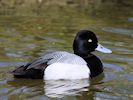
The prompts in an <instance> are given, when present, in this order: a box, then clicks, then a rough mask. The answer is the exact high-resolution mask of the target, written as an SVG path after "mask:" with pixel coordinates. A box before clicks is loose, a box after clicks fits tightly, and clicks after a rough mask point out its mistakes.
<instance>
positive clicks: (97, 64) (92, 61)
mask: <svg viewBox="0 0 133 100" xmlns="http://www.w3.org/2000/svg"><path fill="white" fill-rule="evenodd" d="M79 56H80V57H82V58H83V59H84V60H85V61H86V62H87V66H88V67H89V69H90V72H91V74H90V77H95V76H97V75H99V74H101V73H102V72H103V64H102V62H101V60H100V59H99V58H98V57H96V56H95V55H93V54H91V53H90V54H88V55H83V56H81V55H79Z"/></svg>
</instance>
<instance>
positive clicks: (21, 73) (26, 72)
mask: <svg viewBox="0 0 133 100" xmlns="http://www.w3.org/2000/svg"><path fill="white" fill-rule="evenodd" d="M29 65H30V64H27V65H22V66H20V67H18V68H16V69H15V70H13V71H12V72H11V73H12V74H13V75H14V77H15V78H32V79H42V78H43V75H44V71H43V70H41V69H33V68H30V69H27V68H28V66H29Z"/></svg>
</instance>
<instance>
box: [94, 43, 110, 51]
mask: <svg viewBox="0 0 133 100" xmlns="http://www.w3.org/2000/svg"><path fill="white" fill-rule="evenodd" d="M95 50H97V51H100V52H103V53H112V51H111V50H110V49H108V48H105V47H104V46H102V45H101V44H99V43H98V46H97V48H96V49H95Z"/></svg>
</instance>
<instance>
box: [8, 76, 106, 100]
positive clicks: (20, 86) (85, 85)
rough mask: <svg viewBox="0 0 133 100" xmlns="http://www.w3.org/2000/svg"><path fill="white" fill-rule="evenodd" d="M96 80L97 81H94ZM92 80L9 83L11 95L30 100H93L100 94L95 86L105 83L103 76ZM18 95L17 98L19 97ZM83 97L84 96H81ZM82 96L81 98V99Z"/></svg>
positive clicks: (24, 80)
mask: <svg viewBox="0 0 133 100" xmlns="http://www.w3.org/2000/svg"><path fill="white" fill-rule="evenodd" d="M94 80H95V81H94ZM94 80H93V79H91V80H90V82H89V80H88V79H80V80H44V81H43V80H33V79H31V80H27V79H14V80H10V81H7V84H8V85H9V86H10V88H11V90H10V94H9V95H8V96H10V95H11V96H12V95H13V94H18V95H19V96H23V97H25V99H26V98H27V97H29V96H30V98H33V99H34V98H38V99H39V98H41V99H42V98H46V99H47V97H50V98H66V99H68V97H72V98H78V100H86V98H89V100H93V99H94V97H95V92H97V91H98V92H99V90H97V89H96V88H95V87H93V85H94V86H95V85H97V84H101V82H102V81H103V74H101V75H99V76H98V77H96V78H94ZM18 95H16V96H18ZM81 95H82V96H81ZM79 96H80V97H79Z"/></svg>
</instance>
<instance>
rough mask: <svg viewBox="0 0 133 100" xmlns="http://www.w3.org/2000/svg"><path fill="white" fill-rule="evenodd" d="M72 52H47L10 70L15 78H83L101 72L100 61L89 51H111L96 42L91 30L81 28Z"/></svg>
mask: <svg viewBox="0 0 133 100" xmlns="http://www.w3.org/2000/svg"><path fill="white" fill-rule="evenodd" d="M73 50H74V54H72V53H68V52H64V51H56V52H49V53H46V54H45V55H43V56H41V57H39V58H37V59H35V60H33V61H32V62H30V63H28V64H26V65H22V66H20V67H19V68H17V69H15V70H14V71H12V73H13V75H14V77H16V78H34V79H37V78H40V79H41V78H42V79H44V80H58V79H83V78H89V77H95V76H97V75H99V74H100V73H102V72H103V65H102V62H101V61H100V59H99V58H98V57H96V56H95V55H94V54H92V53H91V52H93V51H95V50H98V51H101V52H103V53H111V52H112V51H111V50H109V49H107V48H105V47H103V46H102V45H100V44H99V43H98V40H97V37H96V35H95V34H94V33H93V32H92V31H88V30H81V31H79V32H78V33H77V35H76V37H75V39H74V42H73Z"/></svg>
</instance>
